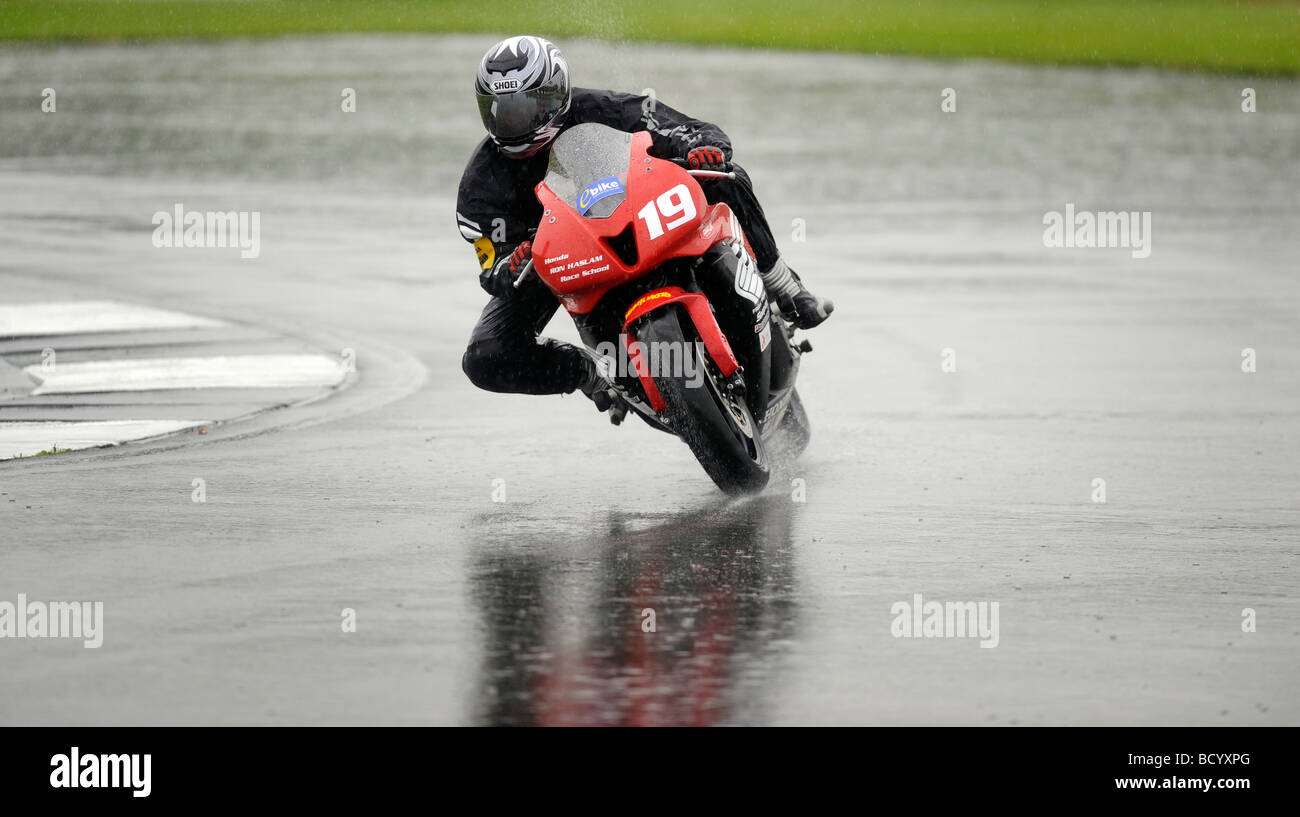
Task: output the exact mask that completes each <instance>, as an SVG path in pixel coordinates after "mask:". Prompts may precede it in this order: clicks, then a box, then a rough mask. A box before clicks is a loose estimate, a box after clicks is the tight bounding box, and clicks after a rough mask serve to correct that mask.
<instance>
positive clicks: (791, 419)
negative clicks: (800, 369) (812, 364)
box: [770, 390, 812, 460]
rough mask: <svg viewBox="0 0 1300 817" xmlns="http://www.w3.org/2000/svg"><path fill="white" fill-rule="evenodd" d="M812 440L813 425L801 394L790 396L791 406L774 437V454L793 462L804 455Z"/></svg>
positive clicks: (796, 393)
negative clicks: (800, 396) (800, 397)
mask: <svg viewBox="0 0 1300 817" xmlns="http://www.w3.org/2000/svg"><path fill="white" fill-rule="evenodd" d="M811 439H812V425H811V424H810V423H809V422H808V412H807V411H805V410H804V407H803V401H802V400H800V399H799V392H798V390H795V392H794V393H793V394H791V395H790V404H789V405H788V406H786V408H785V414H783V415H782V416H781V422H780V424H778V425H777V427H776V433H775V434H773V435H772V439H771V441H770V442H771V443H772V446H773V449H774V450H773V453H774V454H776V455H778V456H779V457H780V458H781V459H784V460H793V459H795V458H796V457H798V456H799V455H800V454H802V453H803V450H804V449H805V448H807V447H808V441H809V440H811Z"/></svg>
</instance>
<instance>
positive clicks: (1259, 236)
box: [0, 37, 1300, 724]
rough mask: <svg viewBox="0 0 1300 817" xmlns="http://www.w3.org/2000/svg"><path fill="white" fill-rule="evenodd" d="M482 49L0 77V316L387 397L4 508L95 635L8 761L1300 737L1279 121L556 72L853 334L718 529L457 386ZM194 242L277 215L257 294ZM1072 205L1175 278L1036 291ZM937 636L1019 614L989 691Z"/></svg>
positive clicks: (551, 421)
mask: <svg viewBox="0 0 1300 817" xmlns="http://www.w3.org/2000/svg"><path fill="white" fill-rule="evenodd" d="M488 39H490V38H481V37H472V38H451V39H439V38H426V37H390V38H383V37H342V38H306V39H299V38H289V39H283V40H271V41H265V42H226V43H220V44H195V43H186V44H157V45H148V46H141V45H134V46H133V45H96V46H39V47H26V46H24V47H19V46H9V45H7V46H4V47H3V48H0V191H3V194H2V195H0V246H2V247H3V250H2V251H0V292H2V293H3V297H4V298H6V299H7V300H13V301H39V300H61V299H69V298H84V299H98V298H117V299H126V300H130V301H132V302H137V303H145V304H150V305H154V306H160V307H164V308H177V309H184V310H187V311H191V312H197V313H200V314H207V315H213V316H217V317H231V318H236V319H238V320H240V321H243V322H245V323H248V324H251V325H254V326H264V327H268V328H271V329H274V330H275V331H277V332H284V333H288V334H291V335H294V336H298V337H302V338H305V339H307V340H310V341H311V342H312V343H314V344H315V345H316V346H317V347H318V348H325V349H338V348H344V347H349V348H355V349H356V350H357V363H358V366H359V368H360V379H359V381H358V382H357V384H356V385H355V386H354V387H353V388H352V389H349V390H348V391H347V392H345V393H343V394H341V395H339V396H338V397H336V398H334V399H333V400H330V401H327V402H325V403H319V404H315V405H313V406H311V407H308V408H306V409H303V410H301V411H298V412H297V413H293V412H289V413H283V414H281V415H276V416H271V415H268V416H267V417H265V418H263V419H260V420H255V421H252V422H249V423H247V424H245V425H244V426H242V427H232V428H231V429H229V430H228V432H226V433H224V434H222V435H214V438H213V439H208V440H204V441H196V440H194V439H193V438H181V439H173V440H169V441H164V442H163V443H160V444H150V445H138V446H129V447H127V448H124V449H120V450H116V451H113V450H110V451H108V452H98V453H88V454H69V455H61V456H60V457H58V458H54V459H50V458H45V459H42V460H38V461H23V462H13V463H6V464H3V465H0V492H3V493H2V495H0V537H3V545H2V546H0V599H5V600H11V601H12V600H14V599H15V596H16V594H17V593H20V592H21V593H25V594H27V596H28V597H30V598H33V599H94V600H101V601H103V602H104V603H105V615H106V619H107V620H106V624H105V643H104V646H103V647H102V648H101V649H99V650H85V649H82V647H81V646H80V645H79V644H76V643H72V642H67V641H36V640H21V641H13V640H6V641H0V723H5V724H87V723H90V724H96V723H113V724H117V723H126V724H145V723H149V724H153V723H162V724H182V723H202V724H221V723H227V724H232V723H240V724H242V723H255V724H296V723H311V724H321V723H435V724H456V723H572V722H580V723H683V722H686V723H742V724H791V723H826V724H845V723H857V724H877V723H884V724H913V723H927V724H929V723H958V724H1052V723H1074V724H1114V723H1159V724H1171V723H1179V724H1184V723H1196V724H1266V723H1285V724H1296V723H1298V722H1300V702H1298V701H1297V696H1296V691H1295V683H1294V681H1295V678H1296V676H1297V672H1298V671H1300V603H1298V602H1297V600H1296V587H1297V578H1298V576H1297V554H1298V553H1300V537H1298V536H1297V523H1298V522H1300V514H1298V512H1297V496H1300V494H1298V489H1300V479H1298V478H1297V465H1296V463H1297V462H1300V421H1298V420H1297V408H1300V377H1297V374H1298V373H1300V347H1298V342H1300V330H1297V327H1296V316H1297V314H1300V312H1298V308H1300V283H1297V280H1296V272H1297V269H1296V260H1297V258H1298V257H1300V252H1298V250H1300V230H1297V220H1296V205H1297V190H1300V85H1297V84H1296V83H1295V82H1293V81H1292V82H1285V81H1264V80H1251V79H1236V78H1205V77H1195V76H1178V75H1169V74H1161V73H1157V72H1149V71H1097V70H1073V69H1070V70H1058V69H1038V68H1026V67H1010V66H1003V65H997V64H990V63H976V62H971V63H944V64H937V63H930V62H926V61H920V60H908V59H873V58H863V57H849V56H832V55H792V54H775V55H774V54H757V53H754V54H746V53H742V52H736V51H714V52H710V51H704V50H681V49H674V48H668V47H640V46H637V47H628V46H619V47H617V48H614V47H611V46H607V45H598V44H591V43H580V42H577V43H562V45H563V46H565V47H566V51H567V52H568V53H569V56H570V61H571V63H572V64H573V66H574V68H575V72H576V74H577V81H578V83H579V84H589V85H590V84H608V85H610V86H612V87H616V88H620V89H625V90H634V91H639V90H641V89H642V88H645V87H650V86H653V87H654V88H655V89H656V91H657V92H658V95H659V96H660V98H661V99H663V100H664V101H666V102H668V103H669V104H672V105H675V106H677V107H680V108H683V109H685V110H687V111H691V112H694V113H697V114H698V115H700V116H704V117H707V118H713V119H715V120H716V121H718V122H719V123H721V124H722V125H723V126H724V127H725V128H726V130H728V132H730V133H731V134H732V136H733V139H734V140H735V142H736V144H737V158H738V159H739V161H741V162H742V163H744V164H745V165H746V167H747V168H748V169H749V170H750V172H751V173H752V175H753V176H754V178H755V180H756V184H757V187H758V191H759V193H760V195H761V196H762V197H763V199H764V201H765V202H766V203H767V206H768V209H769V216H770V218H771V221H772V222H773V223H774V225H775V226H776V229H777V233H778V237H781V238H782V244H783V246H784V247H785V248H786V251H787V257H788V258H789V259H790V261H791V262H792V264H793V265H794V266H795V267H796V268H797V269H799V270H800V271H802V272H804V273H805V274H806V276H807V278H808V279H809V280H811V281H813V282H814V283H815V284H816V288H817V289H819V290H820V291H823V292H824V293H825V294H827V295H829V296H832V297H834V298H835V299H836V301H837V303H838V305H839V311H838V312H837V313H836V315H835V317H834V319H833V320H832V321H831V322H830V323H829V324H827V325H826V326H825V327H824V328H822V329H819V330H817V331H816V332H815V333H812V335H811V339H812V340H813V342H814V344H815V346H816V352H815V353H814V354H813V355H812V356H810V357H809V358H808V359H807V360H806V362H805V369H804V372H803V377H802V382H801V387H800V390H801V392H802V393H803V395H804V399H805V402H806V404H807V406H808V408H809V411H810V413H811V417H812V420H813V423H814V429H815V432H814V439H813V442H812V445H811V447H810V448H809V450H808V452H807V453H806V455H805V456H804V457H803V458H802V459H801V460H800V461H799V462H797V463H793V464H789V465H787V466H786V468H785V469H784V471H783V472H782V473H781V474H779V475H778V476H777V477H776V478H774V480H773V483H772V487H771V488H770V489H769V490H768V492H767V493H765V494H764V495H762V496H761V497H757V498H753V499H748V500H744V501H736V502H727V501H725V500H723V499H722V498H721V497H720V495H719V494H718V493H716V492H715V490H714V489H713V487H712V485H711V483H710V482H709V481H708V480H707V478H706V477H705V476H704V474H703V472H702V471H701V470H700V469H699V468H698V466H697V465H695V463H694V462H693V460H692V459H691V458H690V456H689V454H688V452H687V450H686V448H685V447H684V446H681V445H678V444H674V443H673V442H672V441H671V440H669V439H667V438H666V437H663V436H662V435H659V434H656V433H655V432H652V431H650V430H649V429H646V428H644V427H642V426H640V425H639V424H629V425H627V426H625V427H623V428H617V429H615V428H609V427H608V426H606V425H604V424H603V422H602V421H601V419H600V418H599V417H597V416H596V415H595V414H594V412H593V411H592V410H591V408H590V406H589V405H587V404H585V402H584V401H582V400H581V399H577V398H565V399H559V398H549V399H539V398H527V397H504V396H496V395H490V394H486V393H482V392H477V391H475V390H474V389H473V388H472V387H471V386H470V384H469V383H468V382H467V381H466V380H465V379H464V377H463V375H462V374H461V372H460V369H459V357H460V353H461V349H462V347H463V342H464V339H465V338H466V336H467V334H468V332H469V328H470V326H471V325H472V323H473V321H474V320H475V318H476V316H477V313H478V310H479V308H480V306H481V304H482V301H483V297H484V296H483V295H482V294H481V293H480V291H479V290H478V288H477V286H476V284H475V281H474V267H473V263H474V262H473V256H472V253H471V251H470V249H469V248H468V246H466V245H465V244H463V242H462V241H461V239H460V238H459V236H458V235H457V234H456V231H455V228H454V226H453V220H452V203H453V198H452V197H453V192H454V184H455V182H456V180H457V179H458V177H459V173H460V170H461V167H462V165H463V162H464V159H465V158H466V156H467V154H468V152H469V150H470V149H471V148H472V146H473V144H474V142H475V141H476V140H477V138H478V132H479V126H478V122H477V117H476V113H475V110H474V107H473V103H472V99H471V97H470V92H469V84H470V83H469V75H470V72H471V71H472V68H473V65H474V62H475V60H476V59H477V57H478V55H479V54H480V53H481V51H482V50H483V48H484V47H486V45H487V44H488V43H487V41H488ZM1245 85H1251V86H1253V87H1255V88H1256V89H1257V91H1258V93H1259V108H1260V112H1259V113H1257V114H1254V115H1246V114H1243V113H1241V112H1240V110H1239V101H1240V91H1241V88H1242V87H1243V86H1245ZM47 86H53V87H55V88H56V89H57V94H58V96H57V104H58V111H57V113H55V114H41V113H40V112H39V102H40V92H41V89H42V88H44V87H47ZM345 87H351V88H355V89H356V90H357V95H358V97H357V98H358V110H357V112H356V113H355V114H351V115H347V114H343V113H341V112H340V111H339V98H340V91H341V89H342V88H345ZM945 87H953V88H955V89H956V90H957V93H958V97H957V99H958V111H957V113H955V114H942V113H940V111H939V101H940V92H941V89H943V88H945ZM814 148H816V149H814ZM174 202H183V203H184V204H185V205H186V207H187V208H190V209H200V210H207V209H220V210H230V209H246V210H254V209H255V210H259V211H260V212H261V213H262V254H261V257H260V258H258V259H255V260H240V259H239V258H238V256H237V252H235V251H222V250H167V249H154V248H153V247H152V246H151V245H150V242H149V237H150V233H151V229H152V228H151V224H150V217H151V214H152V213H153V212H154V211H156V210H164V209H168V208H170V207H171V205H172V204H173V203H174ZM1067 202H1074V203H1075V204H1076V205H1077V206H1078V207H1079V208H1080V209H1092V210H1112V209H1113V210H1119V209H1131V210H1150V211H1152V213H1153V222H1154V236H1153V253H1152V255H1151V257H1150V258H1148V259H1145V260H1135V259H1132V258H1131V257H1130V256H1129V253H1128V252H1127V251H1124V250H1066V249H1046V248H1044V247H1043V245H1042V241H1041V235H1042V226H1041V220H1042V216H1043V213H1044V212H1045V211H1048V210H1061V209H1063V208H1064V205H1065V204H1066V203H1067ZM796 218H802V219H804V220H805V222H806V230H807V241H806V242H805V243H792V242H791V241H790V240H789V237H790V231H791V223H792V220H793V219H796ZM553 329H554V330H555V333H556V334H560V335H562V336H565V337H569V336H571V335H572V333H571V330H570V329H569V327H567V326H564V325H563V323H562V319H561V320H559V321H557V322H556V323H555V324H554V325H553ZM1245 347H1252V348H1254V349H1256V351H1257V356H1258V361H1259V362H1258V371H1257V372H1256V373H1254V374H1244V373H1242V371H1241V370H1240V361H1241V350H1242V349H1243V348H1245ZM944 348H951V349H953V350H955V352H956V355H957V363H958V370H957V372H956V373H947V374H945V373H943V372H941V371H940V354H941V350H942V349H944ZM2 414H3V406H2V405H0V415H2ZM195 477H202V478H203V479H205V480H206V483H207V502H206V503H205V504H196V503H193V502H192V501H191V487H190V486H191V480H193V479H194V478H195ZM1097 477H1101V478H1104V479H1105V480H1106V486H1107V500H1108V501H1107V503H1106V504H1096V503H1094V502H1092V501H1091V500H1092V494H1093V486H1092V481H1093V479H1094V478H1097ZM795 479H802V480H804V485H805V487H806V500H807V501H806V503H797V502H794V501H792V497H791V494H792V490H793V489H792V480H795ZM493 480H504V486H505V491H506V499H507V501H506V502H504V503H494V502H493V501H492V491H493ZM914 593H923V594H924V595H925V598H926V599H936V600H941V601H981V600H983V601H997V602H999V603H1000V643H999V645H998V647H997V648H995V649H980V648H979V647H978V645H977V644H976V642H975V641H974V640H971V639H929V640H923V639H896V638H893V637H892V636H891V634H890V624H891V621H892V618H893V616H892V615H891V613H890V609H891V605H893V604H894V603H895V602H898V601H903V600H910V599H911V598H912V596H913V594H914ZM348 607H350V608H353V609H355V611H356V613H357V621H358V629H357V632H356V633H352V634H344V633H342V632H341V628H340V624H339V621H340V611H341V610H342V609H343V608H348ZM1246 607H1251V608H1254V609H1255V610H1256V611H1257V615H1258V629H1257V632H1255V633H1249V634H1247V633H1243V632H1242V629H1241V626H1240V622H1241V614H1242V609H1243V608H1246ZM645 608H652V609H654V610H655V611H656V624H657V632H655V633H652V634H648V633H643V632H642V629H641V621H642V618H641V611H642V610H643V609H645Z"/></svg>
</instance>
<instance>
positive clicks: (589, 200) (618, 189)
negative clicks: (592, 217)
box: [577, 176, 623, 216]
mask: <svg viewBox="0 0 1300 817" xmlns="http://www.w3.org/2000/svg"><path fill="white" fill-rule="evenodd" d="M622 192H623V185H622V183H621V182H619V180H618V177H616V176H609V177H607V178H604V179H600V180H599V181H594V182H592V183H591V184H589V185H587V186H586V187H585V188H583V190H582V192H581V193H579V194H578V201H577V206H578V212H579V213H581V214H582V215H584V216H585V215H587V211H588V210H590V209H591V206H592V205H593V204H595V203H596V202H598V201H600V200H601V199H603V198H608V197H609V196H614V195H617V194H619V193H622Z"/></svg>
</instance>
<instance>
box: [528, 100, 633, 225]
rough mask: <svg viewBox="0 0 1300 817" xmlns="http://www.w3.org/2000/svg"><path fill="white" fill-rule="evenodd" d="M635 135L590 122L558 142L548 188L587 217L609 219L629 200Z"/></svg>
mask: <svg viewBox="0 0 1300 817" xmlns="http://www.w3.org/2000/svg"><path fill="white" fill-rule="evenodd" d="M631 158H632V134H630V133H624V132H623V131H619V130H614V129H613V128H610V127H606V126H605V125H597V124H595V123H594V122H589V123H586V124H582V125H575V126H573V127H572V128H569V129H568V130H566V131H565V132H564V133H562V134H560V136H559V138H558V139H556V140H555V145H554V146H553V147H552V148H551V164H550V167H549V168H548V169H547V171H546V186H547V187H549V188H551V190H552V191H554V192H555V195H557V196H559V197H560V200H561V201H563V202H565V203H566V204H568V205H569V206H570V207H572V208H573V209H574V210H577V211H578V213H579V214H580V215H582V216H583V217H584V218H608V217H609V215H610V214H611V213H613V212H614V208H616V207H618V206H619V205H620V204H622V203H623V200H624V199H626V198H627V165H628V161H629V160H630V159H631Z"/></svg>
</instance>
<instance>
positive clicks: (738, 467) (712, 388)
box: [637, 307, 769, 495]
mask: <svg viewBox="0 0 1300 817" xmlns="http://www.w3.org/2000/svg"><path fill="white" fill-rule="evenodd" d="M637 339H638V340H640V341H641V342H643V343H645V344H646V346H647V348H650V344H652V343H669V344H673V345H672V346H668V347H661V348H669V349H674V348H676V349H681V350H682V357H681V359H682V361H683V371H682V372H667V373H657V376H656V377H655V385H656V386H658V387H659V394H660V395H661V396H662V397H663V399H664V403H665V404H666V405H667V407H668V408H667V412H666V414H667V418H666V419H667V422H668V424H669V425H670V426H672V428H673V430H675V431H676V432H677V434H678V436H679V437H681V438H682V440H684V441H685V442H686V444H687V445H688V446H689V447H690V449H691V453H693V454H694V455H695V459H697V460H699V463H700V465H701V466H703V467H704V471H705V472H706V473H707V474H708V475H709V477H710V478H711V479H712V480H713V482H714V483H715V484H716V485H717V486H718V487H719V488H721V489H722V490H723V491H725V492H726V493H728V494H732V495H738V494H748V493H754V492H757V491H761V490H762V489H763V486H765V485H766V484H767V479H768V476H769V469H768V459H767V451H766V449H765V447H764V445H763V441H762V438H761V436H760V433H759V428H758V424H757V423H756V422H754V417H753V415H752V414H751V413H750V411H749V407H748V406H747V405H746V404H745V400H744V397H743V396H742V395H731V394H728V393H727V391H726V390H725V389H724V388H723V380H722V376H721V374H719V372H718V370H717V367H716V366H714V365H713V361H712V360H711V359H710V358H709V355H708V353H707V352H706V351H705V350H704V349H703V344H702V343H698V342H697V341H698V338H697V337H696V332H695V329H694V326H693V325H692V324H691V323H690V321H689V319H686V320H684V319H683V317H682V314H681V311H680V310H679V309H677V308H676V307H670V308H667V309H662V310H660V311H658V312H655V313H653V314H652V315H651V316H650V319H649V320H648V321H647V322H646V323H645V324H644V325H643V326H642V327H641V328H640V329H638V330H637ZM701 368H702V371H703V377H702V378H701V380H702V382H699V383H698V384H696V385H694V386H692V385H690V382H691V379H688V378H687V376H686V374H687V372H697V371H701Z"/></svg>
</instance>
